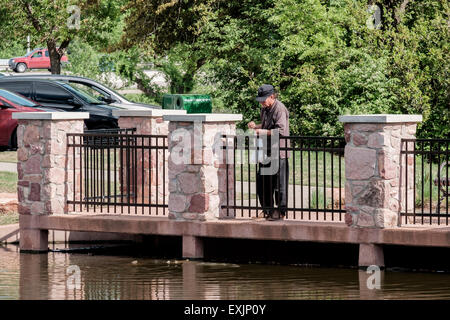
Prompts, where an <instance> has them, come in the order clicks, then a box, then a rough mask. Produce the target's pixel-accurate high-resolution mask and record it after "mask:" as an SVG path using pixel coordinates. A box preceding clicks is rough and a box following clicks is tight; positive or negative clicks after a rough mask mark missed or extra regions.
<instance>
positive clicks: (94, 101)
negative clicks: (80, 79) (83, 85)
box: [60, 82, 105, 104]
mask: <svg viewBox="0 0 450 320" xmlns="http://www.w3.org/2000/svg"><path fill="white" fill-rule="evenodd" d="M60 83H61V84H62V85H63V86H64V88H66V89H67V90H69V91H70V92H72V93H74V94H76V95H77V96H78V97H80V99H83V100H84V101H85V102H87V103H90V104H105V103H104V102H102V101H100V100H98V99H96V98H94V97H93V96H91V95H90V94H89V93H87V92H86V91H82V90H80V89H78V88H74V87H72V86H71V85H70V84H68V83H64V82H60Z"/></svg>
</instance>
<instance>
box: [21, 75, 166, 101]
mask: <svg viewBox="0 0 450 320" xmlns="http://www.w3.org/2000/svg"><path fill="white" fill-rule="evenodd" d="M15 78H16V79H22V78H23V79H29V78H33V79H49V80H57V81H62V82H66V83H69V84H70V85H72V86H73V87H75V88H77V89H79V90H81V91H85V92H87V93H89V94H90V95H92V96H95V97H96V98H97V99H98V100H101V101H103V102H105V103H107V104H109V105H111V106H114V107H119V108H122V109H130V110H142V109H147V108H150V109H161V107H160V106H157V105H150V104H144V103H137V102H133V101H130V100H127V99H126V98H125V97H124V96H122V95H120V94H119V93H117V92H115V91H114V90H112V89H111V88H108V87H107V86H105V85H103V84H101V83H99V82H97V81H95V80H92V79H88V78H83V77H77V76H65V75H57V74H51V75H26V76H25V75H24V76H19V77H18V76H16V77H15Z"/></svg>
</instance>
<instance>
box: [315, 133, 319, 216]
mask: <svg viewBox="0 0 450 320" xmlns="http://www.w3.org/2000/svg"><path fill="white" fill-rule="evenodd" d="M319 141H320V140H319V139H316V143H315V152H316V221H317V220H319Z"/></svg>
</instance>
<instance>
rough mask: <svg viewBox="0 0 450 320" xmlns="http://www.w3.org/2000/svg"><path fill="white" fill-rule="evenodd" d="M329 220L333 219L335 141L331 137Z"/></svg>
mask: <svg viewBox="0 0 450 320" xmlns="http://www.w3.org/2000/svg"><path fill="white" fill-rule="evenodd" d="M330 142H331V152H330V154H331V221H334V212H335V210H334V144H335V142H337V140H335V139H331V141H330Z"/></svg>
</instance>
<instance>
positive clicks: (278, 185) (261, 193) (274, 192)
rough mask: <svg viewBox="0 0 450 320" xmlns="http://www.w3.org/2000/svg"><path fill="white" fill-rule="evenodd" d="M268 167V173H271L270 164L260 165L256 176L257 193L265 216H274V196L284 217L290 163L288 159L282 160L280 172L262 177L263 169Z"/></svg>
mask: <svg viewBox="0 0 450 320" xmlns="http://www.w3.org/2000/svg"><path fill="white" fill-rule="evenodd" d="M262 167H266V171H270V170H268V169H267V168H268V167H270V163H268V164H261V163H260V164H259V165H258V172H257V175H256V191H257V194H258V199H259V203H260V204H261V206H262V207H263V211H264V215H266V216H267V215H270V214H272V212H273V210H274V209H275V208H274V196H275V204H276V205H277V207H278V210H279V211H280V213H281V214H282V215H285V214H286V208H287V200H288V183H289V162H288V159H287V158H285V159H281V158H280V165H279V167H278V170H277V171H276V173H275V174H273V175H262V174H261V168H262Z"/></svg>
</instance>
